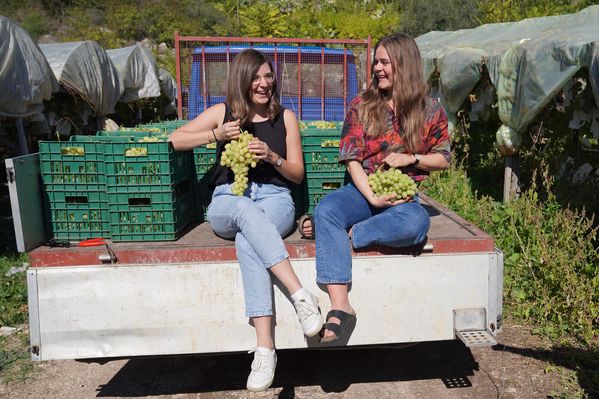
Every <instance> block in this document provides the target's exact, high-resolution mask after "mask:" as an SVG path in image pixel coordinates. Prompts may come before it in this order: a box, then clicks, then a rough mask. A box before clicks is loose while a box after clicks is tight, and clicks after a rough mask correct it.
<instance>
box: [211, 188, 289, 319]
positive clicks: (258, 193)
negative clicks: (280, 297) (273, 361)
mask: <svg viewBox="0 0 599 399" xmlns="http://www.w3.org/2000/svg"><path fill="white" fill-rule="evenodd" d="M294 215H295V207H294V205H293V200H292V199H291V194H290V191H289V190H288V189H286V188H284V187H279V186H275V185H273V184H256V183H251V185H250V187H249V188H248V190H246V192H245V194H244V196H237V195H235V194H233V193H232V192H231V185H229V184H222V185H220V186H217V187H216V188H215V189H214V194H213V195H212V201H211V202H210V205H209V206H208V212H207V218H208V222H210V226H212V229H213V230H214V232H215V233H216V234H217V235H219V236H221V237H223V238H229V239H231V238H235V249H236V251H237V260H238V261H239V266H240V267H241V279H242V281H243V291H244V297H245V308H246V312H245V313H246V316H247V317H258V316H270V315H272V313H273V312H272V283H271V280H270V274H269V271H268V269H269V268H270V267H271V266H274V265H276V264H277V263H279V262H281V261H282V260H285V259H287V258H288V257H289V254H288V253H287V249H286V248H285V244H284V243H283V239H282V238H281V237H282V236H284V235H285V234H287V233H289V232H290V231H291V229H292V228H293V225H294V222H295V221H294Z"/></svg>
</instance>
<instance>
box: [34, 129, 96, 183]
mask: <svg viewBox="0 0 599 399" xmlns="http://www.w3.org/2000/svg"><path fill="white" fill-rule="evenodd" d="M39 154H40V169H41V175H42V181H43V183H44V186H46V187H49V186H52V188H53V189H55V190H65V191H76V190H81V191H86V190H92V191H97V190H98V187H100V186H102V187H103V186H104V184H105V168H104V147H103V144H102V143H100V142H81V143H80V142H74V141H40V142H39Z"/></svg>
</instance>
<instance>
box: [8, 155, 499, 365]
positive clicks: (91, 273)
mask: <svg viewBox="0 0 599 399" xmlns="http://www.w3.org/2000/svg"><path fill="white" fill-rule="evenodd" d="M33 163H34V164H35V162H33ZM19 165H20V166H21V169H22V170H19ZM15 166H16V167H15ZM29 166H31V165H29ZM24 171H27V173H25V172H24ZM7 173H8V174H9V176H12V177H11V178H10V179H9V188H10V193H11V203H12V206H13V215H15V227H16V231H17V238H18V240H20V246H21V248H22V249H23V250H24V249H26V247H28V246H29V247H35V246H36V245H37V244H36V242H35V240H33V241H32V240H31V239H30V240H29V241H27V239H24V237H25V238H26V236H31V231H32V230H35V228H32V227H31V226H32V223H33V226H37V230H40V229H41V226H42V225H43V222H41V221H39V220H38V222H37V224H35V222H32V221H31V220H29V221H26V219H30V217H31V215H33V214H35V213H36V212H31V210H32V208H31V206H32V205H31V204H32V203H34V202H32V201H31V197H32V196H31V194H30V193H31V191H28V193H29V195H24V194H23V188H22V187H23V186H27V184H29V187H30V188H31V186H32V185H33V186H34V185H35V184H33V183H32V182H31V179H33V180H35V178H36V176H35V173H32V172H31V168H27V167H26V162H25V161H23V160H17V159H15V160H10V162H7ZM28 180H29V183H27V181H28ZM17 182H19V183H20V184H17ZM19 186H21V187H19ZM19 191H21V192H20V193H19ZM19 194H20V195H19ZM27 201H29V203H28V204H27V203H24V202H27ZM422 201H423V205H424V206H425V207H426V208H427V210H428V212H429V214H430V215H431V228H430V231H429V234H428V240H427V243H426V245H425V246H424V247H423V248H420V251H415V249H413V248H412V249H410V248H407V249H404V250H402V251H397V250H392V249H389V248H370V249H369V250H367V251H360V252H355V253H354V257H353V286H352V290H351V292H350V299H351V302H352V305H353V306H354V308H355V309H356V312H357V322H356V323H355V325H354V326H352V329H351V331H350V334H347V337H345V338H344V339H343V340H338V341H336V342H334V343H332V344H328V345H327V346H343V345H348V346H353V345H374V344H389V343H413V342H423V341H437V340H453V339H457V338H459V339H461V340H462V341H464V343H465V344H466V345H468V346H477V345H493V344H495V342H496V341H495V337H496V334H497V333H498V332H500V330H501V320H502V293H503V254H502V252H501V251H500V250H499V249H497V248H495V247H494V242H493V238H492V237H491V236H489V235H488V234H486V233H485V232H483V231H481V230H480V229H478V228H477V227H476V226H473V225H472V224H470V223H468V222H467V221H465V220H464V219H462V218H461V217H459V216H458V215H456V214H455V213H453V212H451V211H449V210H448V209H447V208H445V207H444V206H442V205H441V204H439V203H437V202H435V201H434V200H432V199H430V198H428V197H426V196H424V195H423V196H422ZM38 204H39V202H38ZM25 208H27V209H25ZM25 211H26V212H25ZM34 216H35V215H34ZM17 222H18V223H17ZM28 226H29V227H28ZM19 230H20V231H19ZM27 231H29V233H27ZM19 237H21V238H20V239H19ZM106 242H107V245H103V246H92V247H79V246H72V247H48V246H36V247H35V248H34V249H31V250H29V255H30V267H29V269H28V270H27V285H28V295H29V325H30V337H31V356H32V359H33V360H51V359H83V358H87V359H89V358H110V357H132V356H142V355H172V354H191V353H216V352H233V351H242V350H248V349H251V348H253V347H254V345H255V334H254V331H253V327H252V326H250V324H249V323H248V319H247V318H246V317H244V315H243V313H244V312H243V308H244V301H243V289H242V284H241V280H240V273H239V268H238V265H237V263H236V256H235V248H234V245H233V243H232V242H231V241H227V240H223V239H220V238H218V237H216V236H215V235H214V234H213V233H212V231H211V229H210V226H209V225H208V224H207V223H202V224H199V225H196V226H193V227H192V228H190V229H189V231H188V232H187V233H186V234H185V235H184V236H183V237H182V238H180V239H179V240H177V241H172V242H141V243H140V242H135V243H133V242H131V243H113V242H111V241H110V240H106ZM285 243H286V245H287V248H288V250H289V254H290V257H291V261H292V265H293V267H294V269H295V270H296V272H297V274H298V276H299V278H300V280H301V281H302V282H303V283H304V285H305V286H306V287H307V288H308V289H310V290H311V291H312V292H314V293H316V294H317V296H318V299H319V301H320V304H321V309H322V311H323V314H326V312H327V311H328V310H329V309H328V306H329V302H328V297H327V295H326V292H325V291H323V290H322V289H321V287H318V286H317V285H316V283H315V274H316V273H315V261H314V254H315V244H314V241H312V240H305V239H301V238H300V236H299V234H298V233H297V232H294V233H293V234H291V235H290V236H289V237H286V238H285ZM417 252H420V253H417ZM273 281H274V280H273ZM273 293H274V298H275V319H276V336H275V339H276V345H277V348H280V349H286V348H317V347H321V346H323V345H322V344H320V343H319V342H318V340H317V339H316V338H311V339H306V338H305V337H304V336H303V334H302V332H301V329H300V327H299V324H298V322H297V317H296V315H295V311H294V308H293V305H292V303H291V301H290V298H289V295H288V294H287V293H286V292H285V290H284V289H282V288H281V286H280V284H278V283H277V282H276V281H274V288H273Z"/></svg>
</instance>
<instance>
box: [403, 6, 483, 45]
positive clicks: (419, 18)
mask: <svg viewBox="0 0 599 399" xmlns="http://www.w3.org/2000/svg"><path fill="white" fill-rule="evenodd" d="M478 1H482V2H484V1H485V0H464V1H461V0H428V1H418V0H402V1H401V2H400V7H401V29H402V30H403V31H404V32H405V33H408V34H409V35H411V36H413V37H417V36H420V35H422V34H424V33H427V32H429V31H433V30H441V31H452V30H457V29H467V28H474V27H475V26H477V25H479V13H480V11H479V8H478V4H477V2H478Z"/></svg>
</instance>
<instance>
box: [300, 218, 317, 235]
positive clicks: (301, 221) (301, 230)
mask: <svg viewBox="0 0 599 399" xmlns="http://www.w3.org/2000/svg"><path fill="white" fill-rule="evenodd" d="M307 221H310V224H311V225H312V234H310V235H308V234H306V233H305V232H304V223H306V222H307ZM297 231H299V233H300V236H301V237H302V238H306V239H308V240H313V239H314V218H313V217H312V215H302V216H300V218H299V219H298V220H297Z"/></svg>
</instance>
